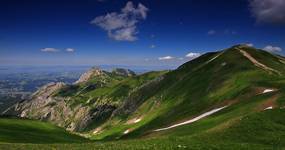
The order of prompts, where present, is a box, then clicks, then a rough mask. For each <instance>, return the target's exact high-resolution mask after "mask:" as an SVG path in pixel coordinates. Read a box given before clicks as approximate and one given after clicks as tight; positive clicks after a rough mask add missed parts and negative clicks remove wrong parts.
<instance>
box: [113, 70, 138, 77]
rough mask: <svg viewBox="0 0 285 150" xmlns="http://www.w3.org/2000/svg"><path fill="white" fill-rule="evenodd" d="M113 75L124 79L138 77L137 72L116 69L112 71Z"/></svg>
mask: <svg viewBox="0 0 285 150" xmlns="http://www.w3.org/2000/svg"><path fill="white" fill-rule="evenodd" d="M112 73H113V74H116V75H120V76H124V77H132V76H135V75H136V74H135V72H133V71H132V70H130V69H124V68H116V69H114V70H113V71H112Z"/></svg>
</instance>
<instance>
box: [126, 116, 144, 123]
mask: <svg viewBox="0 0 285 150" xmlns="http://www.w3.org/2000/svg"><path fill="white" fill-rule="evenodd" d="M142 118H143V117H140V118H134V119H131V120H129V121H128V122H127V124H134V123H138V122H140V121H141V120H142Z"/></svg>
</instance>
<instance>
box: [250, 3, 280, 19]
mask: <svg viewBox="0 0 285 150" xmlns="http://www.w3.org/2000/svg"><path fill="white" fill-rule="evenodd" d="M249 3H250V9H251V12H252V14H253V16H254V17H255V18H256V20H257V22H264V23H274V24H285V0H249Z"/></svg>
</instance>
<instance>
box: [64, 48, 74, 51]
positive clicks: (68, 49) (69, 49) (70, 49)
mask: <svg viewBox="0 0 285 150" xmlns="http://www.w3.org/2000/svg"><path fill="white" fill-rule="evenodd" d="M65 51H67V52H74V51H75V49H74V48H67V49H65Z"/></svg>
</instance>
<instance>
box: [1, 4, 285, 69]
mask: <svg viewBox="0 0 285 150" xmlns="http://www.w3.org/2000/svg"><path fill="white" fill-rule="evenodd" d="M284 10H285V0H235V1H229V0H176V1H170V0H169V1H168V0H167V1H166V0H133V1H128V0H41V1H38V0H26V1H22V0H9V1H8V0H6V1H1V2H0V20H1V23H0V65H103V64H104V65H106V64H107V65H108V64H110V65H114V64H115V65H139V66H178V65H180V64H182V63H184V62H186V61H189V60H191V59H193V58H195V57H197V56H199V55H201V54H203V53H205V52H208V51H216V50H220V49H223V48H227V47H230V46H232V45H235V44H238V43H252V44H253V45H254V46H255V47H258V48H265V49H266V50H268V51H271V52H277V53H281V54H283V52H282V49H283V48H285V43H284V41H285V21H284V20H285V11H284ZM108 14H109V15H108ZM187 54H188V55H187ZM186 56H188V57H186Z"/></svg>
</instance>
